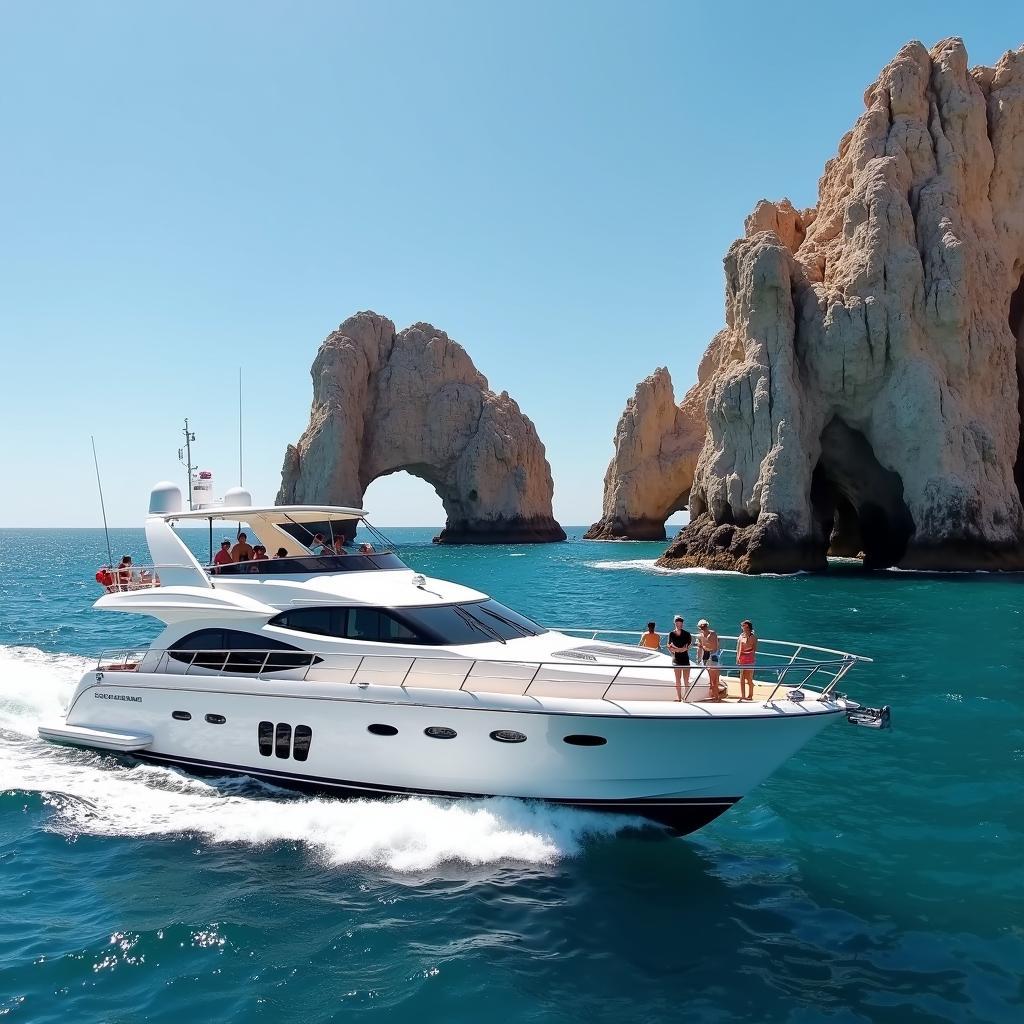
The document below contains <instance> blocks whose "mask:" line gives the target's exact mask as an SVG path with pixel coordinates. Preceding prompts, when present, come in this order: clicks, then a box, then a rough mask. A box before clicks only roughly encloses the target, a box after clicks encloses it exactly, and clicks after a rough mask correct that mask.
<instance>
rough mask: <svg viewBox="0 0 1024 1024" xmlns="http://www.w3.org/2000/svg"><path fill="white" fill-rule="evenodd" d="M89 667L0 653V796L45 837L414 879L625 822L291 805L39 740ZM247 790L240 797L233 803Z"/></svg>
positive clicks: (429, 805) (402, 806)
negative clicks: (298, 850)
mask: <svg viewBox="0 0 1024 1024" xmlns="http://www.w3.org/2000/svg"><path fill="white" fill-rule="evenodd" d="M92 664H93V662H92V660H91V659H85V658H79V657H74V656H72V655H60V654H57V655H55V654H46V653H44V652H42V651H39V650H36V649H35V648H27V647H0V792H11V791H24V792H33V793H42V794H46V800H47V803H48V804H49V806H50V808H51V811H52V813H51V816H50V818H49V819H48V822H47V826H46V827H47V828H49V829H51V830H53V831H55V832H58V833H60V834H64V835H68V836H76V835H80V834H86V835H96V836H111V837H116V836H130V837H146V836H154V837H156V836H182V837H185V836H189V837H195V838H201V839H204V840H206V841H209V842H212V843H245V844H249V845H252V846H254V847H259V846H265V845H272V844H279V843H298V844H301V845H302V846H303V847H304V848H306V849H307V850H308V851H309V853H310V854H311V855H312V856H315V857H317V858H318V859H321V860H323V861H324V862H326V863H331V864H355V863H367V864H377V865H382V866H386V867H388V868H390V869H393V870H397V871H421V870H424V869H429V868H431V867H434V866H436V865H438V864H442V863H446V862H461V863H467V864H500V863H503V862H516V863H527V864H545V863H552V862H554V861H557V860H560V859H562V858H565V857H572V856H574V855H576V854H577V853H578V852H579V851H580V850H581V848H582V846H583V844H584V842H585V841H586V839H587V838H588V837H595V836H610V835H613V834H614V833H616V832H618V831H620V830H622V829H623V828H625V827H628V824H629V823H628V821H626V820H625V819H620V818H616V817H614V816H609V815H603V814H592V813H587V812H585V811H577V810H573V809H570V808H559V807H550V806H546V805H541V804H528V803H525V802H523V801H519V800H513V799H504V798H503V799H493V800H471V801H460V802H458V803H450V802H446V801H437V800H430V799H426V798H419V797H416V798H407V799H395V800H388V801H370V800H336V799H298V798H294V797H291V796H288V795H284V794H281V793H280V792H279V791H277V790H273V789H269V788H268V789H266V791H265V794H263V795H260V794H257V795H252V790H253V789H254V788H258V787H254V785H253V784H252V783H248V782H245V781H241V780H212V781H211V782H207V781H203V780H200V779H197V778H193V777H190V776H187V775H184V774H181V773H179V772H177V771H174V770H172V769H167V768H162V767H156V766H151V765H142V764H136V765H132V766H129V765H126V764H125V763H123V762H121V761H119V760H118V759H116V758H114V757H108V756H105V755H102V754H98V753H95V752H90V751H84V750H74V749H71V748H66V747H58V746H54V745H52V744H49V743H46V742H44V741H42V740H39V739H38V738H37V736H36V726H37V724H38V723H39V722H40V721H42V720H45V719H52V718H56V717H59V716H60V715H61V714H62V713H63V710H64V707H65V704H66V703H67V701H68V699H69V698H70V696H71V692H72V690H73V689H74V687H75V685H76V683H77V682H78V679H79V678H80V676H81V675H82V673H83V672H84V671H85V670H86V668H88V667H90V666H91V665H92ZM242 790H245V791H246V792H242Z"/></svg>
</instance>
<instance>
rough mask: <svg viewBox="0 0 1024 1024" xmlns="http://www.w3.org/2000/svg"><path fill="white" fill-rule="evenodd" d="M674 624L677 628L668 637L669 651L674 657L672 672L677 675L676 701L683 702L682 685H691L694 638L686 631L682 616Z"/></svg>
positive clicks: (674, 620)
mask: <svg viewBox="0 0 1024 1024" xmlns="http://www.w3.org/2000/svg"><path fill="white" fill-rule="evenodd" d="M672 624H673V626H674V627H675V628H674V629H673V630H672V632H671V633H669V635H668V651H669V654H671V655H672V666H673V668H672V671H673V672H675V674H676V700H680V701H681V700H682V699H683V688H682V683H683V682H685V683H686V685H687V686H689V685H690V645H691V644H692V643H693V636H692V634H690V633H689V632H688V631H687V630H686V628H685V624H684V622H683V617H682V615H677V616H676V617H675V618H674V619H673V620H672Z"/></svg>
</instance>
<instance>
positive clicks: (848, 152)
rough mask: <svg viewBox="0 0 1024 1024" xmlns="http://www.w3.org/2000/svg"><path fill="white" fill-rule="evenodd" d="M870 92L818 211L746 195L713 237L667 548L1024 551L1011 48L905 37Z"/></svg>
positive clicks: (918, 557)
mask: <svg viewBox="0 0 1024 1024" xmlns="http://www.w3.org/2000/svg"><path fill="white" fill-rule="evenodd" d="M865 105H866V108H867V109H866V111H865V113H864V114H862V115H861V116H860V118H859V119H858V120H857V123H856V124H855V125H854V127H853V130H852V131H850V132H849V133H848V134H847V135H845V136H844V137H843V139H842V140H841V142H840V144H839V151H838V153H837V155H836V156H835V157H834V158H833V159H832V160H830V161H829V162H828V164H827V165H826V167H825V173H824V175H823V176H822V178H821V182H820V185H819V194H818V204H817V206H816V208H815V210H813V211H803V212H799V211H797V210H795V209H794V208H793V207H792V206H791V205H790V204H789V203H781V204H771V203H767V202H764V203H761V204H759V205H758V207H757V209H756V210H755V211H754V213H753V214H752V215H751V217H750V218H749V219H748V221H747V224H746V234H745V237H744V238H742V239H740V240H739V241H737V242H735V243H734V244H733V246H732V247H731V248H730V250H729V252H728V254H727V255H726V258H725V273H726V328H725V331H724V333H725V334H726V335H727V338H728V340H727V341H725V342H723V341H722V340H721V338H720V337H719V338H716V344H717V345H718V346H719V347H720V348H724V349H725V350H726V351H727V353H728V357H727V358H725V359H723V360H722V362H721V365H720V366H719V367H718V369H717V370H716V371H715V373H714V374H713V376H712V379H711V380H710V381H709V382H708V400H707V404H706V413H707V428H708V430H707V440H706V443H705V445H704V447H703V449H702V451H701V454H700V457H699V459H698V461H697V465H696V469H695V473H694V478H693V482H692V487H691V490H690V500H689V506H690V516H691V522H690V524H689V525H688V526H687V527H685V528H684V529H683V530H682V531H681V533H680V534H679V536H678V537H677V538H676V540H675V541H674V542H673V543H672V544H671V545H670V547H669V549H668V551H667V552H666V553H665V555H664V556H663V558H662V560H661V564H663V565H667V566H685V565H703V566H710V567H712V568H729V569H739V570H741V571H745V572H760V571H766V570H768V571H792V570H796V569H817V568H821V567H823V566H824V564H825V558H826V554H827V552H828V551H829V548H830V545H831V547H832V549H833V550H834V551H836V552H837V553H838V552H841V553H846V554H849V553H856V552H857V551H862V552H863V553H864V558H865V563H866V564H868V565H874V566H883V565H899V566H904V567H914V568H924V569H976V568H1013V569H1020V568H1024V509H1022V504H1021V488H1022V483H1024V458H1022V455H1021V452H1022V447H1024V446H1022V435H1021V416H1020V413H1021V411H1022V406H1021V395H1022V387H1021V383H1022V373H1024V47H1022V48H1021V49H1019V50H1017V51H1016V52H1010V53H1007V54H1006V55H1005V56H1004V57H1003V58H1002V59H1001V60H1000V61H999V63H998V64H997V65H996V66H995V67H993V68H975V69H974V70H973V71H972V70H969V69H968V63H967V53H966V51H965V49H964V46H963V44H962V43H961V41H960V40H958V39H949V40H944V41H943V42H941V43H939V44H938V45H937V46H935V47H934V48H933V49H932V50H931V51H930V52H929V51H928V50H926V49H925V48H924V47H923V46H922V45H921V44H920V43H911V44H909V45H907V46H905V47H904V48H903V49H902V50H901V51H900V52H899V54H898V55H897V56H896V58H895V59H894V60H893V61H892V62H891V63H890V64H889V65H888V66H887V67H886V68H885V69H884V70H883V71H882V73H881V75H880V77H879V79H878V81H877V82H876V83H875V84H874V85H872V86H871V87H870V88H869V89H868V91H867V93H866V95H865ZM679 482H685V479H683V478H680V481H679Z"/></svg>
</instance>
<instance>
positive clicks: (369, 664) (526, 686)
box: [96, 630, 870, 706]
mask: <svg viewBox="0 0 1024 1024" xmlns="http://www.w3.org/2000/svg"><path fill="white" fill-rule="evenodd" d="M563 632H566V633H568V630H564V631H563ZM578 632H585V633H586V634H587V635H588V636H589V635H590V634H591V633H597V634H600V633H610V632H618V633H622V634H623V635H627V634H624V631H611V630H588V631H578ZM628 635H639V634H628ZM721 639H722V640H723V641H727V640H731V639H734V638H730V637H721ZM760 643H761V644H765V645H766V647H767V646H771V647H772V648H773V649H772V650H771V651H770V652H769V651H765V652H764V653H762V651H761V649H760V647H759V649H758V660H757V661H756V662H755V663H754V664H753V665H743V666H739V665H735V664H732V663H730V662H728V661H720V662H719V663H717V664H716V663H713V662H708V663H706V664H704V663H698V664H695V665H692V666H690V667H683V666H674V665H671V664H668V663H666V662H665V661H664V660H662V659H659V660H658V662H657V663H656V664H649V665H643V664H636V663H633V662H628V663H625V664H624V663H623V662H622V661H618V662H612V661H597V660H594V661H589V660H588V661H576V660H571V659H568V658H563V659H559V660H552V659H550V658H549V659H548V660H544V661H528V660H496V659H489V658H473V657H458V656H455V655H451V654H447V653H443V654H439V655H410V654H407V653H397V652H396V653H395V654H393V655H392V654H386V653H379V652H378V653H373V654H362V655H360V654H345V653H341V652H339V651H338V650H334V651H329V650H319V651H305V650H299V649H281V648H274V649H266V648H263V649H259V648H251V649H237V648H236V649H231V650H225V649H215V650H199V651H186V650H173V649H163V650H157V649H150V648H134V649H133V648H121V649H118V650H110V651H104V652H103V653H102V654H101V655H100V657H99V659H98V661H97V664H96V670H97V671H98V672H146V673H167V674H172V675H201V676H207V677H208V676H216V677H229V678H230V677H236V678H237V677H240V676H245V677H248V678H256V679H258V680H261V681H269V680H273V679H281V680H292V681H294V680H300V681H317V682H325V683H331V684H340V685H354V686H361V687H366V686H370V685H374V686H394V687H398V688H402V689H414V688H415V689H435V690H438V689H439V690H458V691H463V692H468V693H500V694H505V695H515V696H534V697H558V698H578V699H591V700H594V699H597V700H613V701H621V700H662V701H669V700H679V699H681V700H682V701H684V702H689V703H695V702H697V701H705V700H708V699H709V698H712V699H713V698H714V697H715V696H716V695H717V693H718V692H719V691H720V689H721V686H722V685H723V684H724V686H725V687H726V692H727V693H728V692H729V691H730V690H731V689H732V686H731V684H738V682H739V679H738V675H737V673H738V672H739V671H740V670H741V669H742V670H743V671H748V672H750V673H751V677H752V680H753V682H754V684H755V687H756V689H755V699H756V700H760V701H762V702H763V703H764V704H765V706H771V704H772V702H773V701H774V699H775V697H776V695H777V694H778V692H779V691H780V690H781V689H783V688H784V689H785V690H786V692H787V695H788V694H789V693H790V692H791V691H793V690H800V691H811V692H812V693H813V694H814V695H815V696H817V697H819V698H820V699H824V700H828V699H830V698H831V697H833V695H834V694H835V692H836V687H837V685H838V683H839V682H840V680H841V679H842V678H843V677H844V676H845V675H846V674H847V673H848V672H849V671H850V670H851V669H852V668H853V667H854V666H855V665H856V664H857V663H858V662H861V661H869V660H870V659H867V658H862V657H860V656H858V655H853V654H846V653H844V652H841V651H833V650H830V649H828V648H823V647H815V646H813V645H809V644H793V643H788V642H786V641H766V640H762V641H760ZM656 653H657V652H654V651H652V652H651V657H655V656H656ZM695 694H696V695H697V696H695Z"/></svg>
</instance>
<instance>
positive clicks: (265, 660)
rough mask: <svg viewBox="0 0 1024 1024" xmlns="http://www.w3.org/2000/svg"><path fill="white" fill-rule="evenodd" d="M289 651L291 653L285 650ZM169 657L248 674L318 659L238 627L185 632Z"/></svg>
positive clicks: (205, 666) (315, 661) (299, 665)
mask: <svg viewBox="0 0 1024 1024" xmlns="http://www.w3.org/2000/svg"><path fill="white" fill-rule="evenodd" d="M292 651H294V652H295V653H288V652H292ZM268 652H269V653H268ZM170 656H171V657H172V658H174V659H175V660H176V661H181V662H184V663H185V664H186V665H190V666H193V665H194V666H197V667H200V668H215V669H220V670H222V671H224V672H250V673H257V672H260V671H264V672H275V671H281V670H282V669H288V668H299V667H302V666H305V665H310V664H316V663H317V662H319V661H321V660H322V659H321V658H317V657H315V656H314V655H311V654H305V653H303V652H301V651H299V649H298V648H297V647H292V645H291V644H286V643H282V642H281V641H280V640H274V639H273V638H272V637H268V636H259V635H258V634H256V633H244V632H242V631H241V630H239V629H200V630H197V631H196V632H195V633H189V635H188V636H185V637H182V638H181V639H180V640H178V641H177V642H176V643H175V644H174V645H173V647H172V648H171V651H170Z"/></svg>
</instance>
